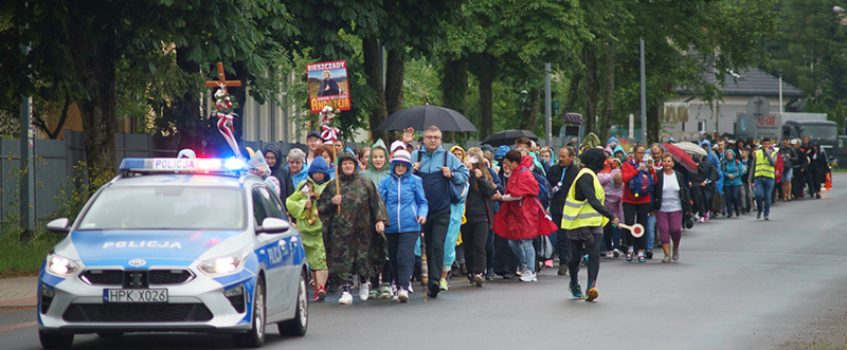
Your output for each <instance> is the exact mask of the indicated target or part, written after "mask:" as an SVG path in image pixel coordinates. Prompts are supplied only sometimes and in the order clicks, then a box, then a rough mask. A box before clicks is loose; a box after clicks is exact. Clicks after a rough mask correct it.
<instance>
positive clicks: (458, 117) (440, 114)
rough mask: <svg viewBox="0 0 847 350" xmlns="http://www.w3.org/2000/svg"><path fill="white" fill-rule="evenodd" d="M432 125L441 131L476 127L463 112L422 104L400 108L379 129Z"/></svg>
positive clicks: (470, 129) (466, 130)
mask: <svg viewBox="0 0 847 350" xmlns="http://www.w3.org/2000/svg"><path fill="white" fill-rule="evenodd" d="M431 125H435V126H437V127H438V128H439V129H441V131H458V132H473V131H476V127H474V126H473V124H471V122H470V121H468V119H467V118H465V116H463V115H462V114H461V113H459V112H456V111H454V110H452V109H449V108H444V107H438V106H430V105H426V106H420V107H412V108H406V109H402V110H399V111H397V112H394V114H392V115H390V116H389V117H388V119H386V120H383V121H382V123H379V126H378V127H377V128H376V129H377V130H385V131H391V130H404V129H406V128H414V129H415V130H423V129H425V128H427V127H429V126H431Z"/></svg>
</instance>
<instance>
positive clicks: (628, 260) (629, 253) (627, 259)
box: [626, 248, 633, 262]
mask: <svg viewBox="0 0 847 350" xmlns="http://www.w3.org/2000/svg"><path fill="white" fill-rule="evenodd" d="M632 253H633V252H632V248H629V250H628V251H627V252H626V261H627V262H630V261H632Z"/></svg>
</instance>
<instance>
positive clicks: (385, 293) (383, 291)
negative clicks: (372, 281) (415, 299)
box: [378, 283, 394, 299]
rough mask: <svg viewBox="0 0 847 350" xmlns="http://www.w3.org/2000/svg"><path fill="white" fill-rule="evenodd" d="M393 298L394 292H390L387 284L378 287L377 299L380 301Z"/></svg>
mask: <svg viewBox="0 0 847 350" xmlns="http://www.w3.org/2000/svg"><path fill="white" fill-rule="evenodd" d="M392 296H394V292H393V291H392V290H391V286H390V285H388V284H387V283H383V284H381V285H379V294H378V297H379V298H380V299H389V298H391V297H392Z"/></svg>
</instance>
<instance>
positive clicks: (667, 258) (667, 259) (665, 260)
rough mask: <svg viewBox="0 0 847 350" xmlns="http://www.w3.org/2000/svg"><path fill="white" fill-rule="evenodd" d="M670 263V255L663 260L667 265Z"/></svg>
mask: <svg viewBox="0 0 847 350" xmlns="http://www.w3.org/2000/svg"><path fill="white" fill-rule="evenodd" d="M669 262H671V257H670V256H669V255H665V257H664V258H662V263H665V264H667V263H669Z"/></svg>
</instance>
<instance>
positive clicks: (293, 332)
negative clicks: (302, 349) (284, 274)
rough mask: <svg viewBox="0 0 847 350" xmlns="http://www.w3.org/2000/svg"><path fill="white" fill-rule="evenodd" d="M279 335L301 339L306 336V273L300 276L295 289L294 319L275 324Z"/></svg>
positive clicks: (307, 302) (307, 315) (307, 312)
mask: <svg viewBox="0 0 847 350" xmlns="http://www.w3.org/2000/svg"><path fill="white" fill-rule="evenodd" d="M277 327H278V328H279V334H281V335H285V336H291V337H302V336H304V335H306V330H308V328H309V297H308V290H307V289H306V272H305V271H304V272H303V273H301V274H300V283H299V286H298V287H297V308H296V310H295V311H294V318H293V319H290V320H287V321H282V322H280V323H278V324H277Z"/></svg>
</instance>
